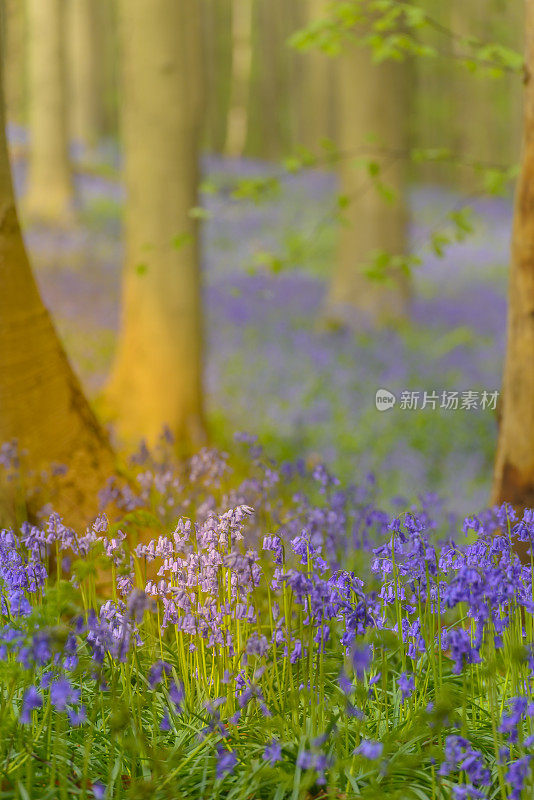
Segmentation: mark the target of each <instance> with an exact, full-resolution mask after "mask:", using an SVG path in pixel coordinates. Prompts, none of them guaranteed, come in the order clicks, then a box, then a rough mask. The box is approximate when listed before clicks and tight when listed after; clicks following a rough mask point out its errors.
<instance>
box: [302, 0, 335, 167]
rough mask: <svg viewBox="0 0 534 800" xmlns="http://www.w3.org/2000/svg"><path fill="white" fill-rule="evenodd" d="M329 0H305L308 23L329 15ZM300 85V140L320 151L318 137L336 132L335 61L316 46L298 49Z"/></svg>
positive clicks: (326, 136)
mask: <svg viewBox="0 0 534 800" xmlns="http://www.w3.org/2000/svg"><path fill="white" fill-rule="evenodd" d="M329 5H330V2H329V0H307V2H305V6H306V11H307V19H306V20H305V22H304V24H308V25H309V24H310V23H313V22H316V21H318V20H321V19H323V18H325V17H327V16H328V7H329ZM299 55H300V61H301V64H300V67H301V80H302V86H301V91H300V96H299V98H298V102H299V104H300V107H301V114H300V126H299V127H300V130H299V144H302V145H304V146H305V147H307V148H308V149H309V150H311V151H312V153H317V152H320V149H321V148H320V145H321V141H322V140H324V139H325V138H329V139H332V138H333V137H334V134H335V126H334V118H335V113H336V103H335V61H334V59H332V58H330V57H329V56H327V55H326V54H325V53H323V52H321V50H319V49H317V48H313V49H311V50H309V51H308V52H305V53H300V54H299Z"/></svg>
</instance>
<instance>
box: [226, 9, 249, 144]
mask: <svg viewBox="0 0 534 800" xmlns="http://www.w3.org/2000/svg"><path fill="white" fill-rule="evenodd" d="M253 8H254V3H253V0H232V72H231V82H230V104H229V107H228V117H227V130H226V143H225V153H226V155H229V156H242V155H243V152H244V150H245V146H246V143H247V134H248V120H249V93H250V83H251V75H252V19H253V14H252V12H253Z"/></svg>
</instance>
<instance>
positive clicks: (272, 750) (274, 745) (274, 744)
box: [262, 739, 282, 766]
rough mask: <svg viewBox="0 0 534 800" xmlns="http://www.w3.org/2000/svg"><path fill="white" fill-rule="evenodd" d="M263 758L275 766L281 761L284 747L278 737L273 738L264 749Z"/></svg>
mask: <svg viewBox="0 0 534 800" xmlns="http://www.w3.org/2000/svg"><path fill="white" fill-rule="evenodd" d="M262 758H263V760H264V761H268V762H269V763H270V765H271V766H274V765H275V764H276V762H277V761H281V760H282V748H281V746H280V742H278V741H277V740H276V739H271V741H270V742H269V744H268V745H266V747H265V750H264V751H263V756H262Z"/></svg>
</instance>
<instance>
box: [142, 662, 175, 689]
mask: <svg viewBox="0 0 534 800" xmlns="http://www.w3.org/2000/svg"><path fill="white" fill-rule="evenodd" d="M164 674H165V675H170V674H171V665H170V664H167V662H166V661H162V660H159V661H156V662H155V663H154V664H152V666H151V667H150V669H149V671H148V684H149V686H150V688H151V689H155V688H156V686H158V684H160V683H161V681H162V680H163V675H164Z"/></svg>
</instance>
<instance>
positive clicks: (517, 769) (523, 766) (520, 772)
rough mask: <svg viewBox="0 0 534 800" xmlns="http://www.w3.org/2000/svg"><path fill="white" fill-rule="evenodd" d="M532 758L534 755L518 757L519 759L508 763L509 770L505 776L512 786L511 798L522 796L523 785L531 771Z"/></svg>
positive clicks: (513, 799) (512, 799)
mask: <svg viewBox="0 0 534 800" xmlns="http://www.w3.org/2000/svg"><path fill="white" fill-rule="evenodd" d="M531 758H532V756H530V755H528V756H523V758H518V759H517V761H512V762H511V763H510V764H509V765H508V771H507V773H506V776H505V777H506V780H507V781H508V783H509V784H510V786H511V787H512V793H511V795H510V798H511V800H520V798H521V794H522V792H523V787H524V785H525V781H526V779H527V775H528V773H529V771H530V760H531Z"/></svg>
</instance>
